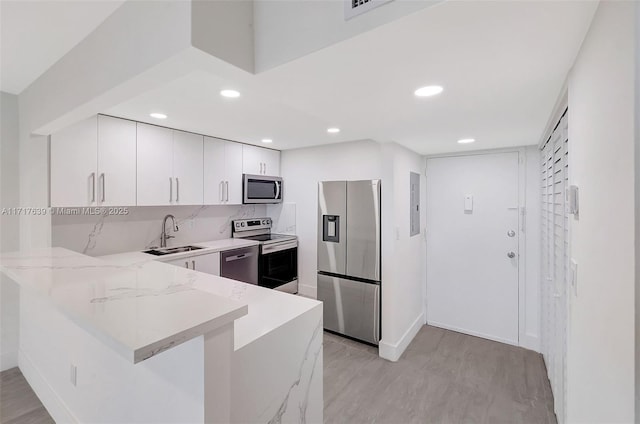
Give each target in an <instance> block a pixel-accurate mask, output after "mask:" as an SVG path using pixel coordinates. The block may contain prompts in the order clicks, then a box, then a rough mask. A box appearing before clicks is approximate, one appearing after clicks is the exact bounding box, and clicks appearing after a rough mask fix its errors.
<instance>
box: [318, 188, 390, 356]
mask: <svg viewBox="0 0 640 424" xmlns="http://www.w3.org/2000/svg"><path fill="white" fill-rule="evenodd" d="M380 206H381V203H380V180H365V181H323V182H320V183H318V300H321V301H322V302H323V304H324V328H325V329H327V330H330V331H333V332H335V333H339V334H342V335H345V336H349V337H352V338H354V339H358V340H361V341H364V342H367V343H371V344H375V345H377V344H378V343H379V341H380V288H381V287H380V273H381V254H380V249H381V245H380V231H381V230H380Z"/></svg>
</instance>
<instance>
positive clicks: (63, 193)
mask: <svg viewBox="0 0 640 424" xmlns="http://www.w3.org/2000/svg"><path fill="white" fill-rule="evenodd" d="M97 168H98V122H97V117H96V116H93V117H91V118H89V119H86V120H84V121H81V122H78V123H77V124H75V125H72V126H70V127H68V128H65V129H64V130H62V131H60V132H58V133H56V134H52V135H51V206H54V207H68V206H95V205H96V204H97V203H96V200H97V198H98V193H97V192H96V188H97V177H98V176H97V175H96V172H97Z"/></svg>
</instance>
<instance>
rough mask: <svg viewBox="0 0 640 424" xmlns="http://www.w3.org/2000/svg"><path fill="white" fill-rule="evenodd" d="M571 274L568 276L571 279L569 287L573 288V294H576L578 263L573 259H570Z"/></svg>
mask: <svg viewBox="0 0 640 424" xmlns="http://www.w3.org/2000/svg"><path fill="white" fill-rule="evenodd" d="M570 266H571V275H570V276H569V278H570V279H571V288H572V289H573V295H574V296H576V297H577V296H578V263H577V262H576V260H575V259H571V263H570Z"/></svg>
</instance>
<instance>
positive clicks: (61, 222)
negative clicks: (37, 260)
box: [51, 205, 267, 256]
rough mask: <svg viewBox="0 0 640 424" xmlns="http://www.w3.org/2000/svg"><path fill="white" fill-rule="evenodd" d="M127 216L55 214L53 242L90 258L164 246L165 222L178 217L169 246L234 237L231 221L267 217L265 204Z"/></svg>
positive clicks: (145, 210) (144, 209) (161, 209)
mask: <svg viewBox="0 0 640 424" xmlns="http://www.w3.org/2000/svg"><path fill="white" fill-rule="evenodd" d="M127 209H128V211H129V213H128V214H126V215H106V216H105V215H99V216H92V215H54V216H53V217H52V234H51V242H52V245H53V246H54V247H65V248H67V249H71V250H74V251H76V252H80V253H84V254H86V255H90V256H102V255H110V254H114V253H122V252H130V251H135V250H143V249H145V248H149V247H152V246H159V245H160V234H161V232H162V219H163V218H164V217H165V215H167V214H172V215H174V216H175V217H176V223H177V225H178V231H177V232H176V233H174V232H173V230H172V229H171V223H170V222H169V223H167V231H168V232H169V233H170V234H171V235H173V236H175V238H173V239H169V240H168V241H167V245H169V246H180V245H184V244H189V243H197V242H199V241H209V240H220V239H225V238H229V237H231V221H232V220H234V219H240V218H253V217H263V216H267V211H266V209H267V208H266V206H264V205H242V206H240V205H234V206H228V205H223V206H220V205H216V206H135V207H129V208H127Z"/></svg>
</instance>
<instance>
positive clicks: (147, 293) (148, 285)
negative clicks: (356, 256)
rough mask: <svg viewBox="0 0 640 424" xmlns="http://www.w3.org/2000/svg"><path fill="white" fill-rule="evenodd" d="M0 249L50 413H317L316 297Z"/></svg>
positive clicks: (24, 365) (142, 417) (318, 417)
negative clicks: (16, 289) (13, 284)
mask: <svg viewBox="0 0 640 424" xmlns="http://www.w3.org/2000/svg"><path fill="white" fill-rule="evenodd" d="M131 259H139V258H137V257H135V255H134V256H133V257H130V258H129V259H127V257H126V256H120V257H114V258H111V259H109V258H104V259H101V258H93V257H89V256H85V255H82V254H79V253H76V252H73V251H70V250H67V249H62V248H47V249H37V250H32V251H28V252H17V253H8V254H3V255H2V256H0V270H1V271H2V273H3V274H5V275H6V276H7V277H9V278H10V279H12V280H14V281H15V282H17V283H18V284H19V286H20V330H21V333H20V336H21V338H20V354H19V362H20V368H21V370H22V372H23V374H24V375H25V377H26V378H27V380H28V381H29V383H30V384H31V386H32V387H33V388H34V390H35V391H36V393H37V394H38V396H39V397H40V398H41V400H42V401H43V403H44V405H45V406H46V407H47V409H48V410H49V412H50V414H51V415H52V417H53V418H54V419H55V420H56V421H58V422H110V423H116V422H121V423H124V422H160V421H162V422H181V423H187V422H188V423H201V422H287V421H307V422H321V421H322V401H323V398H322V305H321V304H320V303H319V302H316V301H314V300H311V299H306V298H302V297H298V296H292V295H289V294H286V293H280V292H276V291H272V290H268V289H264V288H261V287H257V286H253V285H249V284H245V283H241V282H237V281H232V280H229V279H226V278H221V277H217V276H214V275H209V274H204V273H201V272H197V271H194V270H190V269H185V268H180V267H176V266H172V265H169V264H164V263H161V262H157V261H153V260H143V261H140V260H131Z"/></svg>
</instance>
